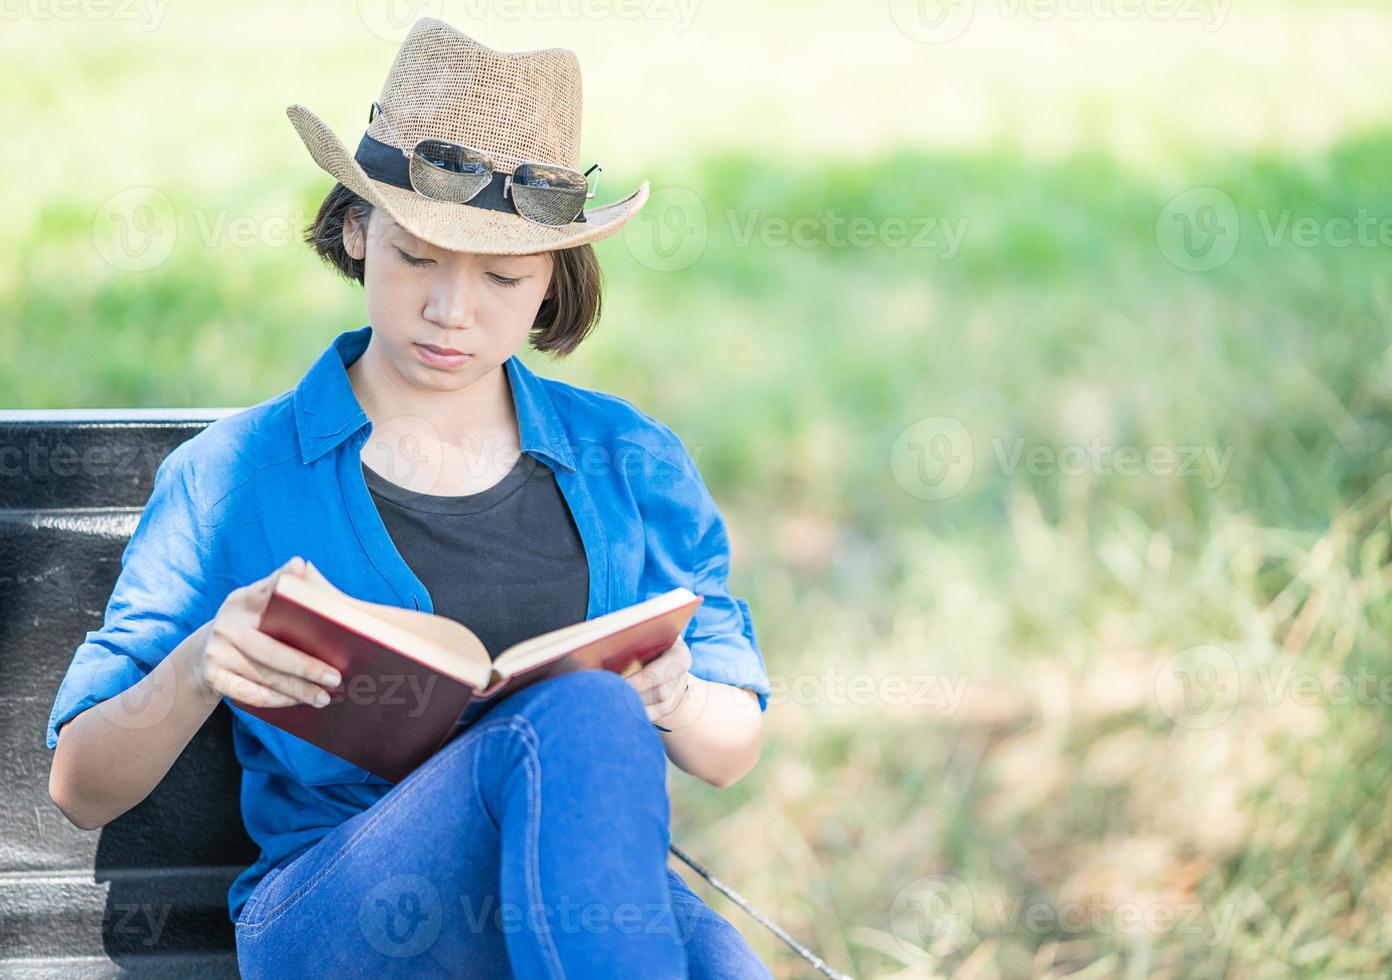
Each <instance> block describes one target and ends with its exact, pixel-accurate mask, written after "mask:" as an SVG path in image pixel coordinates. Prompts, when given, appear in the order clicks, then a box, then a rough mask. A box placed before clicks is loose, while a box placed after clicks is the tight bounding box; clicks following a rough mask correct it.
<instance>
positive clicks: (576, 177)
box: [512, 163, 589, 225]
mask: <svg viewBox="0 0 1392 980" xmlns="http://www.w3.org/2000/svg"><path fill="white" fill-rule="evenodd" d="M588 189H589V184H588V183H587V182H586V180H585V175H584V174H582V173H579V172H577V171H574V170H569V169H567V168H566V167H554V166H550V165H548V164H544V163H524V164H520V165H519V166H518V167H517V169H515V170H514V171H513V172H512V197H513V201H514V202H515V204H516V205H517V213H518V214H520V215H522V217H524V218H526V219H527V220H529V221H535V222H536V223H537V224H539V225H568V224H570V223H571V222H572V221H574V220H575V219H576V217H578V216H579V214H580V210H581V209H582V208H583V207H584V206H585V194H586V192H587V191H588Z"/></svg>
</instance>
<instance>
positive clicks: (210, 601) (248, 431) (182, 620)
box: [48, 325, 770, 921]
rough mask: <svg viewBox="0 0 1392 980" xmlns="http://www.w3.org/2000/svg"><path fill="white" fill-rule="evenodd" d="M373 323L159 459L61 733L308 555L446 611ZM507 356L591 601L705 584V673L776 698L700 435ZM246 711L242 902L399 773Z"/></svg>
mask: <svg viewBox="0 0 1392 980" xmlns="http://www.w3.org/2000/svg"><path fill="white" fill-rule="evenodd" d="M371 333H372V327H371V326H370V325H369V326H366V327H361V328H358V329H356V330H348V331H345V332H343V333H341V334H339V336H338V337H336V338H335V339H334V341H333V343H332V344H330V345H329V347H327V348H326V349H325V350H324V352H323V353H322V354H321V355H320V356H319V357H318V359H317V360H316V361H315V362H314V364H313V365H312V366H311V367H310V369H309V370H308V371H307V372H306V373H305V375H304V377H303V378H302V379H301V380H300V382H299V384H297V385H296V386H295V387H294V388H293V389H291V390H289V391H286V392H283V393H281V394H280V395H278V396H277V397H275V398H272V399H269V400H268V401H265V402H262V403H261V404H259V405H254V406H252V407H251V408H247V409H243V410H241V411H238V412H236V413H234V414H231V415H228V416H226V417H223V418H220V419H218V420H217V421H215V422H213V423H212V424H210V425H209V426H208V427H207V428H205V429H204V430H203V431H201V432H199V433H198V434H197V435H196V436H194V437H193V438H191V439H189V440H188V441H186V442H184V443H182V444H181V445H179V446H178V447H176V448H175V449H174V451H173V452H171V453H170V454H169V455H168V456H167V457H166V458H165V459H164V461H163V462H162V463H161V464H160V466H159V468H158V470H157V471H156V474H155V481H154V488H153V490H152V492H151V495H150V499H149V501H148V503H147V504H146V505H145V509H144V511H143V513H142V514H141V517H140V520H139V523H138V524H137V525H136V528H135V531H134V532H133V534H132V536H131V539H130V541H129V543H128V544H127V546H126V548H125V551H124V552H123V554H122V556H121V572H120V575H119V577H118V578H117V580H116V586H115V588H114V590H113V591H112V595H111V599H110V602H109V603H108V605H107V608H106V615H105V621H104V623H103V625H102V627H101V629H99V630H94V631H92V632H89V633H88V634H87V638H86V640H85V641H83V643H82V644H81V645H80V646H79V647H78V648H77V651H76V653H75V655H74V657H73V661H72V664H71V665H70V666H69V668H68V672H67V675H66V677H65V678H64V679H63V684H62V686H61V688H60V689H59V691H58V695H57V699H56V700H55V702H54V705H53V712H52V715H51V716H50V718H49V723H48V747H49V748H50V749H52V748H54V747H55V746H56V745H57V743H58V729H59V727H60V726H61V725H62V724H63V723H65V722H67V721H68V720H70V719H71V718H72V717H73V716H75V715H77V714H79V713H80V712H82V711H85V710H86V709H87V708H90V707H91V706H92V705H94V704H97V703H99V702H101V701H104V700H106V699H107V698H110V697H113V696H115V695H117V694H120V693H121V692H122V691H124V690H126V689H127V688H129V687H131V686H132V685H134V684H135V683H137V682H138V681H140V680H141V679H142V678H143V677H145V675H146V674H148V673H149V672H150V671H151V670H152V669H153V668H154V667H155V665H156V664H157V663H159V661H160V660H161V659H162V658H163V657H165V656H166V655H168V654H169V652H170V651H171V650H173V649H174V648H175V647H176V646H178V644H179V643H180V642H181V641H182V640H183V639H184V638H185V637H187V636H188V635H189V634H191V633H193V632H194V631H196V630H197V629H198V628H199V627H200V626H202V625H203V624H204V623H206V622H208V621H209V620H211V619H212V618H213V617H214V616H215V615H216V614H217V611H218V608H219V607H220V606H221V605H222V602H223V600H224V599H225V598H226V597H227V595H228V593H230V592H231V591H232V590H234V589H236V588H239V587H241V586H243V585H247V584H249V583H251V582H254V581H256V580H258V579H261V578H264V577H265V576H267V575H269V574H270V573H271V572H273V571H275V570H276V569H277V568H278V567H280V566H281V565H282V564H284V563H285V562H286V561H287V560H289V559H290V558H291V557H292V556H294V555H302V556H304V557H305V558H307V559H309V560H310V561H312V562H314V564H315V565H316V566H318V567H319V568H320V569H321V570H323V572H324V574H325V575H327V576H328V578H329V579H330V580H331V581H332V582H333V583H334V584H335V585H336V586H337V587H338V588H340V589H343V590H344V591H345V592H348V593H349V594H351V595H355V596H358V597H360V598H363V599H368V600H371V601H374V602H383V603H391V604H393V605H397V606H401V607H404V608H414V609H422V610H425V611H426V612H431V611H433V606H432V602H431V597H430V594H429V593H428V592H427V591H426V589H425V587H424V586H423V585H422V584H421V582H420V580H419V579H418V578H417V577H416V575H415V573H414V572H412V570H411V568H410V566H409V565H407V564H406V562H405V560H404V559H403V558H402V557H401V555H400V553H399V552H398V551H397V549H396V547H395V545H394V544H393V543H392V540H391V538H390V536H389V535H388V533H387V530H386V527H385V525H384V524H383V523H382V520H381V518H380V516H379V515H378V513H377V509H376V505H375V504H374V503H373V501H372V498H371V496H370V494H369V491H368V489H367V485H366V483H365V481H364V479H363V475H362V466H361V456H360V453H361V450H362V447H363V444H364V443H365V442H366V441H367V439H368V436H369V435H370V434H371V432H372V422H371V420H370V419H369V418H368V416H367V414H366V413H365V412H364V411H363V408H362V406H361V404H360V403H359V402H358V400H357V396H356V395H355V394H354V392H353V388H352V385H351V384H350V382H349V378H348V373H347V368H348V366H349V365H350V364H352V363H353V362H354V361H355V360H356V359H357V358H358V357H359V356H360V355H361V354H362V352H363V351H364V350H366V349H367V344H368V340H369V338H370V337H371ZM505 367H506V371H507V377H508V381H509V383H510V387H511V392H512V398H513V404H514V406H515V407H516V410H517V421H518V430H519V434H520V438H521V448H522V450H523V451H524V452H527V453H531V454H532V455H533V456H535V457H537V458H538V459H539V460H541V461H542V462H544V463H546V465H548V466H549V467H551V469H553V470H554V471H555V474H556V483H557V485H558V486H559V487H560V490H561V492H562V494H563V495H564V496H565V499H566V502H567V504H568V505H569V507H570V510H571V513H572V515H573V517H574V519H575V524H576V527H577V529H578V530H579V532H580V538H581V540H582V542H583V543H584V547H585V557H586V560H587V562H588V564H589V570H590V594H589V608H588V611H587V613H586V618H593V617H595V616H599V615H602V614H604V613H606V612H610V611H612V610H614V609H619V608H622V607H624V606H627V605H630V604H632V603H635V602H639V601H641V600H643V599H647V598H650V597H652V596H654V595H658V594H661V593H663V592H666V591H668V590H669V589H672V588H675V587H676V586H679V585H680V586H685V587H686V588H688V589H690V590H691V591H692V592H695V593H697V594H699V595H701V596H703V597H704V601H703V602H702V603H701V605H700V606H698V607H697V610H696V613H695V615H694V616H693V617H692V620H691V622H690V624H689V625H688V626H687V628H686V631H685V633H684V634H683V638H684V639H685V640H686V643H687V645H688V646H689V647H690V648H691V659H692V666H691V673H692V674H693V675H695V676H697V677H701V678H704V679H706V680H709V681H717V682H720V683H723V684H731V685H734V686H737V687H745V688H748V689H750V690H752V691H754V692H756V694H757V695H758V700H759V709H760V710H761V711H763V710H766V709H767V707H768V698H769V694H770V690H769V679H768V674H767V672H766V670H765V666H764V660H763V655H762V653H761V652H760V650H759V646H758V643H757V642H756V640H755V637H754V624H753V620H752V618H751V617H750V613H749V606H748V605H747V604H746V603H745V601H744V600H743V599H739V598H735V597H733V596H731V595H730V592H729V589H728V585H727V576H728V574H729V543H728V540H727V538H726V534H725V524H724V521H723V520H722V519H721V516H720V512H719V511H718V510H717V508H716V505H715V503H714V501H713V500H712V499H711V495H710V493H709V491H708V490H707V488H706V485H705V482H704V481H703V480H702V478H701V475H700V472H699V471H698V470H697V468H696V464H695V462H694V460H693V459H692V458H691V455H690V454H689V453H688V452H687V450H686V448H685V446H684V445H683V444H682V442H681V440H680V439H679V438H678V437H677V435H676V434H675V433H674V432H673V431H672V430H671V429H670V428H668V427H667V426H666V425H664V424H662V423H661V422H658V421H656V420H655V419H653V418H651V417H649V416H648V415H646V414H644V413H643V412H642V411H640V410H639V409H638V408H636V407H635V406H634V405H633V404H631V403H630V402H628V401H626V400H624V399H622V398H619V397H618V396H615V395H610V394H606V393H603V392H598V391H592V390H589V389H586V388H581V387H578V386H575V385H571V384H567V383H565V382H562V381H558V380H554V379H550V378H544V377H541V376H539V375H536V374H534V373H532V372H531V371H530V370H529V369H528V368H527V367H526V366H525V365H524V364H523V363H522V361H521V360H519V359H518V357H517V356H516V355H514V356H512V357H510V358H508V360H507V361H506V362H505ZM224 700H227V699H224ZM228 703H229V705H230V701H229V702H228ZM232 713H233V734H234V740H235V747H236V752H237V758H238V760H239V761H240V762H241V764H242V766H243V778H242V817H243V820H244V822H245V824H246V828H247V832H248V833H249V834H250V835H251V837H252V839H253V840H254V841H255V842H256V843H257V844H258V845H259V846H260V847H261V851H262V853H261V857H260V859H259V860H258V861H257V862H256V863H255V864H253V865H252V866H251V867H250V868H248V869H247V870H246V871H244V872H243V873H242V874H241V876H240V877H238V878H237V880H236V881H235V882H234V883H233V885H232V887H231V889H230V890H229V892H228V903H229V906H230V912H231V918H232V920H233V921H236V919H237V917H238V915H239V913H240V912H241V908H242V905H243V904H244V903H245V901H246V899H247V897H248V896H249V895H250V894H251V891H252V889H253V888H254V887H255V885H256V883H257V882H258V881H259V880H260V879H261V878H262V876H263V875H265V873H266V872H267V871H269V870H270V869H271V868H273V867H275V866H277V865H278V864H280V863H281V862H283V861H285V860H287V859H288V858H291V857H294V856H296V855H297V854H299V853H300V852H301V851H303V850H304V849H306V848H308V847H310V846H312V845H313V844H314V843H315V842H317V841H318V840H319V839H320V838H322V837H323V836H324V835H325V834H327V833H328V832H329V831H330V830H331V829H332V828H334V827H335V826H337V825H338V824H340V823H342V822H343V821H344V820H346V819H348V818H349V817H351V816H353V815H354V814H356V813H358V812H361V811H362V810H364V809H366V808H367V807H369V806H371V805H372V804H373V803H374V802H375V801H376V800H378V799H380V798H381V797H382V796H383V795H384V794H385V793H386V792H387V791H388V790H389V789H391V786H392V784H391V783H388V782H386V781H384V780H382V779H380V778H378V777H377V776H374V775H372V774H371V773H369V772H367V771H366V770H364V769H360V768H358V767H357V766H354V765H352V764H351V763H349V762H345V761H343V760H342V759H339V758H338V757H336V756H334V755H331V754H329V753H327V752H325V751H323V750H322V749H319V748H317V747H316V746H314V745H311V744H310V743H308V742H305V741H302V740H300V739H298V738H296V737H295V736H293V735H289V734H287V733H286V732H283V731H281V730H280V729H278V728H276V727H274V726H272V725H269V724H267V723H266V722H264V721H261V720H260V719H258V718H256V717H254V716H252V715H250V714H247V713H246V712H243V711H240V710H239V709H237V708H235V707H233V708H232Z"/></svg>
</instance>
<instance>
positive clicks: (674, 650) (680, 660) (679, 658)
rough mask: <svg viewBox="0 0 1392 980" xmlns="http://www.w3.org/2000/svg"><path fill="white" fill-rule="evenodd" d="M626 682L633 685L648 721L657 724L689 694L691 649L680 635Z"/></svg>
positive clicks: (690, 684)
mask: <svg viewBox="0 0 1392 980" xmlns="http://www.w3.org/2000/svg"><path fill="white" fill-rule="evenodd" d="M626 679H627V681H628V682H629V683H630V684H632V685H633V688H634V690H636V691H637V692H638V694H639V696H641V697H642V699H643V705H644V707H645V708H646V710H647V713H648V721H651V722H653V723H654V724H658V725H660V724H661V723H662V719H663V717H664V716H666V715H669V714H671V713H672V712H673V711H675V710H676V709H677V707H678V706H680V705H681V703H682V702H683V701H684V700H685V699H686V698H687V697H688V695H689V694H690V693H691V687H692V677H691V650H690V649H689V648H688V647H687V645H686V641H685V640H683V639H682V638H681V637H680V636H678V637H677V642H675V643H673V644H672V645H671V646H670V647H668V648H667V649H666V650H665V651H663V652H662V653H661V654H659V655H658V656H657V658H656V659H655V660H652V661H650V662H649V663H648V665H647V666H646V667H644V668H643V669H642V670H640V671H637V672H636V673H633V674H630V675H629V676H628V677H627V678H626Z"/></svg>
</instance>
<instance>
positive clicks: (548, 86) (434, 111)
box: [285, 17, 648, 255]
mask: <svg viewBox="0 0 1392 980" xmlns="http://www.w3.org/2000/svg"><path fill="white" fill-rule="evenodd" d="M580 96H581V86H580V63H579V60H578V59H577V58H576V56H575V53H574V52H573V51H569V50H567V49H565V48H547V49H544V50H537V51H515V52H509V51H495V50H493V49H492V48H489V47H487V46H486V45H483V44H481V43H479V42H478V41H475V40H474V39H473V38H471V37H469V36H468V35H466V34H462V33H460V32H459V31H457V30H455V29H454V28H453V27H451V26H450V25H449V24H446V23H445V22H444V21H441V20H437V19H435V18H433V17H422V18H420V19H419V20H417V21H416V22H415V23H414V24H413V25H411V29H410V32H409V33H408V34H407V35H406V38H405V40H403V41H402V42H401V48H400V50H399V51H398V52H397V55H396V60H395V61H394V62H393V63H392V66H391V71H390V72H389V73H388V75H387V80H386V83H385V84H384V85H383V86H382V93H381V95H379V96H378V97H377V103H376V104H375V105H373V107H372V108H371V110H370V111H369V115H368V120H369V121H368V127H367V130H366V132H365V133H364V134H363V137H362V140H361V142H360V143H359V145H358V149H357V152H356V153H349V152H348V150H347V149H345V148H344V145H343V143H342V141H340V140H339V138H338V137H337V136H336V135H335V134H334V132H333V130H331V129H330V128H329V127H328V126H327V125H326V124H325V123H324V121H323V120H321V119H320V118H319V117H318V116H316V115H315V114H314V113H312V112H310V111H309V110H308V109H306V108H305V107H304V106H302V105H298V104H296V105H291V106H288V107H287V108H286V110H285V111H286V115H288V116H289V117H290V121H291V123H293V124H294V126H295V131H296V132H297V133H299V135H300V139H301V140H303V141H304V145H305V147H306V148H307V149H308V150H309V153H310V156H312V157H313V158H314V162H315V163H317V164H318V165H319V166H320V167H322V168H323V169H324V170H325V171H327V172H328V173H329V174H330V175H331V176H333V177H334V178H336V179H337V180H339V181H340V182H342V183H343V185H344V186H346V187H348V188H349V189H350V190H352V191H354V192H355V193H357V194H358V195H360V196H361V197H363V198H365V199H367V200H368V201H369V202H371V203H372V204H373V205H375V206H376V207H379V208H382V209H383V210H385V211H387V212H389V213H390V214H391V216H392V217H393V218H394V219H395V220H396V222H397V223H398V224H400V225H401V226H403V227H404V228H406V230H407V231H409V232H411V233H412V234H413V235H415V236H417V237H418V238H421V239H424V240H425V241H427V242H430V243H431V244H433V245H436V246H439V247H440V248H444V249H448V250H452V251H460V252H475V253H482V254H492V255H523V254H530V253H533V252H544V251H550V250H553V249H561V248H570V247H572V246H575V245H583V244H585V243H587V242H597V241H599V240H600V239H603V238H608V237H609V236H610V235H613V234H614V233H615V232H617V231H618V230H619V229H620V228H622V227H623V226H624V224H625V223H626V222H627V221H628V220H629V219H630V218H632V217H633V216H634V215H635V214H637V213H638V211H639V210H640V209H641V208H642V207H643V205H644V204H645V203H646V202H647V200H648V182H647V181H646V180H645V181H643V182H642V184H640V185H639V187H638V189H637V190H635V191H634V192H633V193H632V194H630V195H628V196H627V197H625V198H624V199H623V200H621V201H616V202H614V203H612V204H606V205H604V206H603V207H596V208H593V209H590V208H588V207H586V208H585V209H584V210H582V211H580V213H579V214H578V215H576V217H575V220H573V221H568V223H565V224H560V225H554V221H556V220H560V221H566V220H567V219H568V218H569V215H570V214H571V213H572V210H573V209H574V208H576V207H579V203H578V195H577V194H576V193H575V192H574V190H572V191H571V192H570V194H569V196H568V197H567V195H566V194H565V193H564V192H557V191H555V190H550V189H545V188H548V187H550V186H551V181H548V180H544V179H537V178H536V177H535V175H537V174H543V175H559V171H555V170H553V169H548V167H547V166H546V165H550V167H551V168H554V167H563V168H566V169H567V170H569V171H574V172H576V173H579V171H580V156H579V154H580V103H581V97H580ZM422 140H442V141H446V142H448V143H457V144H460V145H461V146H463V147H467V148H470V149H471V150H478V151H482V154H483V155H484V156H483V158H484V159H486V160H487V161H489V162H491V165H492V175H491V178H490V175H489V173H488V171H487V167H486V164H485V165H484V168H483V169H482V172H481V175H480V172H479V168H478V167H474V168H473V169H474V175H473V177H472V178H471V177H469V176H467V175H466V176H460V175H459V174H458V173H447V172H445V169H440V167H439V166H434V165H432V164H431V162H430V161H431V160H432V158H433V159H434V163H435V164H439V165H440V166H443V167H445V168H446V169H461V168H457V167H455V166H454V165H453V163H452V162H457V161H458V160H459V159H460V157H458V156H448V153H451V152H454V151H455V150H457V148H446V150H447V153H446V158H442V157H440V155H439V153H438V152H433V153H423V152H415V153H407V152H406V151H413V150H416V149H417V146H418V144H419V143H420V141H422ZM426 145H427V146H431V145H432V144H426ZM520 164H533V165H537V164H539V165H542V166H540V167H536V166H532V167H525V168H523V170H522V174H523V175H522V176H518V177H517V178H516V180H514V179H513V175H514V172H516V171H517V169H518V167H519V165H520ZM462 169H466V170H467V169H468V168H462ZM598 169H602V168H597V167H592V168H591V171H594V172H593V173H587V179H588V181H589V187H590V188H591V190H590V191H589V193H590V194H593V193H594V191H593V186H594V181H595V178H597V177H598ZM566 177H569V179H571V180H572V181H573V180H574V179H575V176H574V174H570V175H560V176H559V177H558V180H560V181H561V183H562V184H563V182H564V179H565V178H566ZM471 179H472V180H473V181H474V184H473V185H472V187H474V188H477V187H478V186H479V185H480V184H481V185H482V187H481V189H480V190H477V192H476V196H474V197H473V198H472V199H470V200H467V201H464V202H462V203H461V201H459V200H457V199H441V198H450V197H451V194H450V190H451V189H452V188H457V187H458V186H460V183H461V182H464V183H466V184H467V182H468V181H469V180H471ZM581 184H582V185H583V184H584V181H581ZM441 188H444V190H443V191H442V190H441ZM535 188H543V189H541V190H537V189H535ZM422 191H424V193H422ZM469 192H470V191H469V190H466V191H465V192H464V193H462V194H459V193H456V194H455V197H463V196H466V195H467V194H468V193H469ZM557 199H559V201H560V207H559V208H552V209H551V210H550V211H548V205H549V204H550V203H553V202H554V201H556V200H557ZM567 202H569V204H570V208H571V210H566V208H565V205H566V203H567ZM519 210H522V211H524V212H527V213H530V214H531V215H533V216H534V217H535V216H537V215H540V216H542V217H543V218H545V217H546V216H547V215H548V214H549V215H550V216H551V220H550V221H547V222H546V223H537V221H535V220H529V219H528V218H527V217H523V216H522V214H521V213H519ZM556 214H560V217H559V218H557V217H555V215H556Z"/></svg>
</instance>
